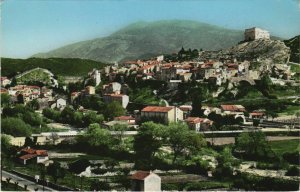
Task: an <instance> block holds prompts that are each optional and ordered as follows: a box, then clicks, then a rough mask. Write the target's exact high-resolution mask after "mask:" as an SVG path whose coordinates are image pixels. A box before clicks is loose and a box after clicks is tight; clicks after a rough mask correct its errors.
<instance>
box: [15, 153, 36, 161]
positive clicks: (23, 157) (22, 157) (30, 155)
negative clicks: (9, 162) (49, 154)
mask: <svg viewBox="0 0 300 192" xmlns="http://www.w3.org/2000/svg"><path fill="white" fill-rule="evenodd" d="M36 156H37V155H36V154H26V155H23V156H21V157H19V159H23V160H27V159H32V158H34V157H36Z"/></svg>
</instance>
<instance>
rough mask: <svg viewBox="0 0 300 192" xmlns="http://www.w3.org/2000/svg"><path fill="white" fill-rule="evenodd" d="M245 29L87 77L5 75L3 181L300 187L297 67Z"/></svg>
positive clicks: (120, 186)
mask: <svg viewBox="0 0 300 192" xmlns="http://www.w3.org/2000/svg"><path fill="white" fill-rule="evenodd" d="M244 35H245V37H244V41H242V42H240V43H239V44H237V45H235V46H233V47H231V48H229V49H224V50H220V51H208V50H197V49H194V50H191V49H189V48H188V47H187V48H185V47H182V49H181V50H179V51H178V52H177V53H170V54H165V55H158V56H156V57H152V58H149V59H137V60H127V61H124V62H120V63H117V62H116V63H115V64H112V65H105V66H104V67H102V68H94V69H92V70H91V71H90V72H89V73H87V74H85V76H84V77H71V76H60V75H57V74H54V73H53V72H52V71H50V70H48V69H44V68H33V69H30V70H27V71H23V72H19V73H18V74H16V75H13V76H11V77H4V76H2V77H1V118H2V122H1V126H2V134H1V142H2V152H1V156H2V168H3V169H4V170H5V172H4V176H5V179H6V180H5V181H3V182H4V184H3V185H10V184H12V183H11V182H10V180H14V179H15V176H19V177H22V178H26V179H27V180H28V181H31V182H34V183H35V185H32V186H30V184H28V182H27V181H26V182H25V181H24V182H20V183H15V187H16V188H17V187H21V189H25V190H36V189H37V190H41V188H40V187H41V186H42V187H43V189H46V190H68V191H69V190H129V189H132V190H134V191H140V190H141V191H143V190H144V191H160V190H208V189H225V190H239V189H242V190H297V189H298V181H299V166H298V162H299V149H297V150H292V151H290V150H289V147H288V145H297V142H298V140H297V139H299V129H300V123H299V117H300V113H299V103H300V101H299V77H300V75H299V74H300V70H299V64H297V63H292V62H290V61H289V58H290V54H291V50H290V48H289V47H287V46H285V45H284V43H283V42H282V41H280V40H270V34H269V32H268V31H265V30H263V29H260V28H256V27H254V28H250V29H246V30H245V34H244ZM295 139H296V140H295ZM298 148H299V147H298ZM278 151H280V152H278ZM274 160H275V161H276V162H275V161H274ZM11 174H12V175H13V176H11ZM71 178H74V179H71ZM253 178H255V179H253ZM15 182H17V181H15ZM272 182H273V185H272V186H267V187H268V188H266V186H265V183H272ZM17 189H18V188H17ZM21 189H19V190H21Z"/></svg>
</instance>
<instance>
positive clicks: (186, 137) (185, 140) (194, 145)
mask: <svg viewBox="0 0 300 192" xmlns="http://www.w3.org/2000/svg"><path fill="white" fill-rule="evenodd" d="M195 134H196V133H195V132H194V131H191V130H190V129H189V127H188V126H187V124H186V123H171V124H169V126H168V127H167V133H166V137H167V141H168V144H169V145H170V147H171V149H172V151H173V164H174V163H175V162H176V160H177V158H178V157H179V156H180V155H182V154H183V152H184V151H187V150H190V151H195V150H198V149H200V148H201V147H202V146H205V145H206V142H205V141H204V139H203V137H202V136H195Z"/></svg>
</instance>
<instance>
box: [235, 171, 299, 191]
mask: <svg viewBox="0 0 300 192" xmlns="http://www.w3.org/2000/svg"><path fill="white" fill-rule="evenodd" d="M237 178H238V179H237V180H235V181H234V184H233V187H234V188H237V189H244V190H251V191H253V190H254V191H297V190H298V189H299V183H298V181H295V180H287V179H282V178H274V177H261V176H257V175H251V174H247V173H242V174H241V175H238V176H237Z"/></svg>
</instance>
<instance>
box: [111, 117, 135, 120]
mask: <svg viewBox="0 0 300 192" xmlns="http://www.w3.org/2000/svg"><path fill="white" fill-rule="evenodd" d="M115 120H121V121H122V120H123V121H126V120H135V118H133V117H131V116H120V117H115Z"/></svg>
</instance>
